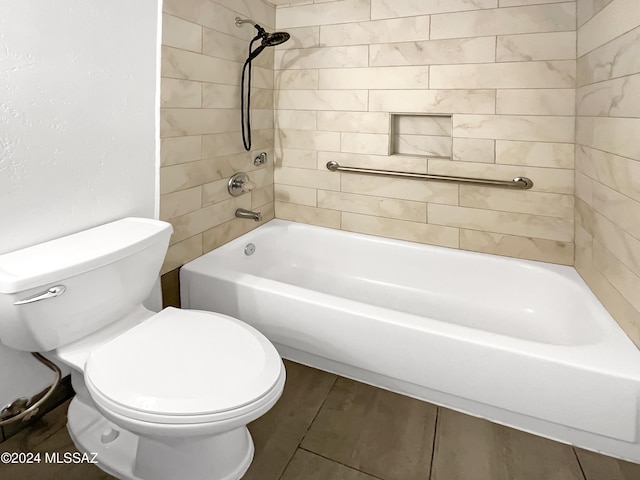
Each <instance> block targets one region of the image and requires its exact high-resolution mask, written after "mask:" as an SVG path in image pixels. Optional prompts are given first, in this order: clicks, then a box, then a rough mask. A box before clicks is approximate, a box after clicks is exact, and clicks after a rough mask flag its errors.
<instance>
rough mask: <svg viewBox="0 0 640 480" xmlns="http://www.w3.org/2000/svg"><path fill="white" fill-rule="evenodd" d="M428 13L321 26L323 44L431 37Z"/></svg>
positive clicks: (367, 42)
mask: <svg viewBox="0 0 640 480" xmlns="http://www.w3.org/2000/svg"><path fill="white" fill-rule="evenodd" d="M429 20H430V17H429V16H428V15H420V16H413V17H406V18H394V19H389V20H377V21H368V22H356V23H348V24H339V25H323V26H322V27H320V43H321V44H322V45H327V46H330V45H370V44H375V43H391V42H415V41H418V40H428V39H429Z"/></svg>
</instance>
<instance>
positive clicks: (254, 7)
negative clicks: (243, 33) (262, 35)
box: [215, 0, 276, 29]
mask: <svg viewBox="0 0 640 480" xmlns="http://www.w3.org/2000/svg"><path fill="white" fill-rule="evenodd" d="M215 2H216V3H218V4H220V5H222V6H223V7H226V8H228V9H230V10H233V11H234V12H237V13H239V14H240V15H241V16H244V17H249V18H252V19H253V20H254V21H256V22H258V23H259V24H260V25H263V26H264V27H265V28H267V29H274V28H275V26H276V9H275V6H274V5H272V4H271V3H270V2H256V1H254V0H215ZM243 28H246V26H245V27H243Z"/></svg>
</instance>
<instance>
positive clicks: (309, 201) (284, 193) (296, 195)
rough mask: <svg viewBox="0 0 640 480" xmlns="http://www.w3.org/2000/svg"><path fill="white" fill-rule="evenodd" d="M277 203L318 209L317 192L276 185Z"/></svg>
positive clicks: (313, 189)
mask: <svg viewBox="0 0 640 480" xmlns="http://www.w3.org/2000/svg"><path fill="white" fill-rule="evenodd" d="M275 200H276V202H286V203H295V204H297V205H306V206H308V207H317V206H318V202H317V190H316V189H315V188H307V187H294V186H291V185H280V184H278V185H275Z"/></svg>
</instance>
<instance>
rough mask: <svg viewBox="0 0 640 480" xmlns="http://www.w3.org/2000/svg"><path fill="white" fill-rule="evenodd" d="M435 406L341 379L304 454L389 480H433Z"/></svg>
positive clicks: (304, 444)
mask: <svg viewBox="0 0 640 480" xmlns="http://www.w3.org/2000/svg"><path fill="white" fill-rule="evenodd" d="M436 412H437V409H436V407H435V406H434V405H431V404H428V403H425V402H421V401H419V400H415V399H412V398H409V397H405V396H403V395H398V394H396V393H392V392H388V391H386V390H381V389H379V388H375V387H372V386H370V385H365V384H363V383H359V382H354V381H353V380H348V379H346V378H339V379H338V381H337V382H336V384H335V386H334V387H333V389H332V390H331V393H329V397H328V398H327V401H326V402H325V404H324V405H323V407H322V409H321V410H320V413H319V414H318V417H317V418H316V420H315V421H314V422H313V424H312V426H311V428H310V429H309V433H308V434H307V435H306V437H305V438H304V440H303V442H302V444H301V446H302V448H304V449H306V450H309V451H311V452H314V453H317V454H319V455H322V456H323V457H327V458H330V459H332V460H335V461H337V462H339V463H343V464H345V465H348V466H350V467H353V468H355V469H357V470H361V471H363V472H366V473H368V474H371V475H374V476H377V477H380V478H382V479H384V480H424V479H428V478H429V470H430V464H431V453H432V448H433V438H434V430H435V421H436Z"/></svg>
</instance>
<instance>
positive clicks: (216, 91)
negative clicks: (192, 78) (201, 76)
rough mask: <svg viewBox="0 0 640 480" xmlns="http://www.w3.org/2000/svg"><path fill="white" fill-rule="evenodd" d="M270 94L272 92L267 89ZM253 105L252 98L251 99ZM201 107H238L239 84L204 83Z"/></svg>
mask: <svg viewBox="0 0 640 480" xmlns="http://www.w3.org/2000/svg"><path fill="white" fill-rule="evenodd" d="M269 91H270V92H271V93H272V94H273V92H272V91H271V90H269ZM251 104H252V106H253V105H254V102H253V98H252V99H251ZM202 108H238V109H239V108H240V86H239V85H225V84H222V83H205V84H204V85H203V91H202Z"/></svg>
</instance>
